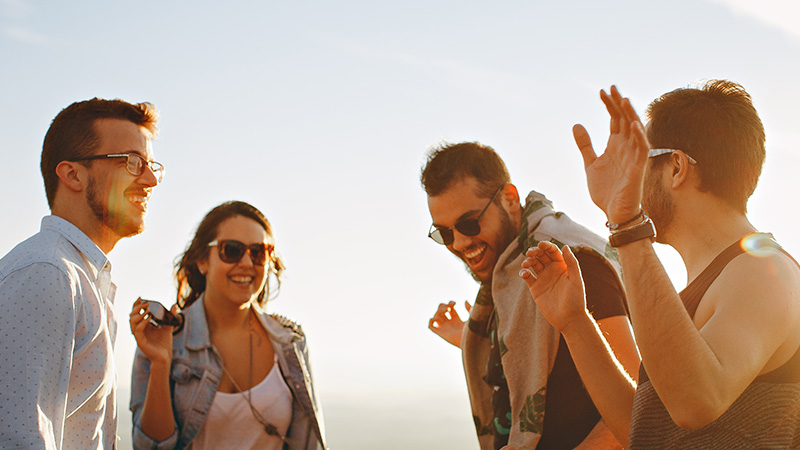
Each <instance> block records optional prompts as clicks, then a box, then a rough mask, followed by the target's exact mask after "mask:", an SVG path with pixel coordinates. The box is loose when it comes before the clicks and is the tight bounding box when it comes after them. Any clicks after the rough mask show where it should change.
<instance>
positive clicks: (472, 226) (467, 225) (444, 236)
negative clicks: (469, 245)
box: [428, 185, 505, 245]
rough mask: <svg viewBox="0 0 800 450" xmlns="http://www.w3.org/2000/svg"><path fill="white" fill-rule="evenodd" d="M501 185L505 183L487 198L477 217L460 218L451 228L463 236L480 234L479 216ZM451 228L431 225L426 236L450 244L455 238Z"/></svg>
mask: <svg viewBox="0 0 800 450" xmlns="http://www.w3.org/2000/svg"><path fill="white" fill-rule="evenodd" d="M503 187H505V185H503V186H500V187H499V188H497V190H496V191H495V193H494V195H492V198H491V199H489V203H487V204H486V206H485V207H484V208H483V211H481V213H480V214H478V217H475V218H472V219H464V220H461V221H459V222H458V223H456V224H455V226H454V227H453V228H455V229H456V230H458V232H459V233H461V234H463V235H464V236H477V235H478V234H480V232H481V225H480V223H478V222H480V220H481V217H483V214H484V213H485V212H486V210H488V209H489V205H491V204H492V202H493V201H494V198H495V197H497V194H499V193H500V191H501V190H502V189H503ZM453 228H447V227H438V226H436V225H431V229H430V231H428V237H429V238H431V239H433V240H434V241H436V243H438V244H442V245H450V244H452V243H453V240H455V236H454V235H453Z"/></svg>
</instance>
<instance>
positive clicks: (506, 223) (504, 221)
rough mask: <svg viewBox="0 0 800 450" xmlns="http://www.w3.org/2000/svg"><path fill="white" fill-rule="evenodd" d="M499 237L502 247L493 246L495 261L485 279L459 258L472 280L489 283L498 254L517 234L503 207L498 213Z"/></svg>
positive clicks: (498, 257)
mask: <svg viewBox="0 0 800 450" xmlns="http://www.w3.org/2000/svg"><path fill="white" fill-rule="evenodd" d="M499 235H500V239H498V241H497V242H498V243H499V244H501V245H500V247H502V248H499V247H498V248H495V249H494V250H495V251H496V252H497V253H496V254H495V261H494V263H493V264H492V272H491V273H490V274H489V278H488V279H487V280H481V279H480V277H478V274H477V273H475V272H473V271H472V268H471V267H469V264H467V262H466V261H464V260H463V259H461V258H459V259H461V262H463V263H464V268H465V269H466V270H467V273H469V274H470V276H471V277H472V279H473V280H475V281H477V282H478V283H480V284H484V283H491V282H492V278H491V277H492V273H494V267H495V266H496V265H497V261H498V260H499V259H500V255H501V254H502V253H503V251H505V249H506V247H508V245H509V244H511V241H513V240H514V238H515V237H516V236H517V230H516V229H515V228H514V225H513V224H512V223H511V217H510V216H509V215H508V211H506V210H505V209H501V214H500V232H499Z"/></svg>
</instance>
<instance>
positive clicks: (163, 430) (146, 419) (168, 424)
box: [139, 363, 175, 442]
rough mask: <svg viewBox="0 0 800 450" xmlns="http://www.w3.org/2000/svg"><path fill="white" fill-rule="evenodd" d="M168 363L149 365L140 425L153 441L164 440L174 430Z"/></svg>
mask: <svg viewBox="0 0 800 450" xmlns="http://www.w3.org/2000/svg"><path fill="white" fill-rule="evenodd" d="M169 370H170V365H169V363H161V364H156V363H152V364H151V365H150V376H149V380H148V384H147V393H146V394H145V400H144V405H143V406H142V415H141V417H140V419H139V420H140V425H141V427H142V431H143V432H144V434H146V435H147V436H148V437H149V438H150V439H153V440H154V441H159V442H160V441H164V440H166V439H167V438H169V437H170V436H171V435H172V433H174V432H175V419H174V417H173V414H172V396H171V394H170V391H169Z"/></svg>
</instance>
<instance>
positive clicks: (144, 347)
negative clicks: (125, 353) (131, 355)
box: [130, 297, 177, 366]
mask: <svg viewBox="0 0 800 450" xmlns="http://www.w3.org/2000/svg"><path fill="white" fill-rule="evenodd" d="M172 312H173V313H177V305H176V306H173V307H172ZM130 326H131V332H132V333H133V336H134V337H135V338H136V345H137V346H138V347H139V349H140V350H141V351H142V353H144V355H145V356H147V358H148V359H149V360H150V362H151V363H161V364H166V365H167V366H169V364H170V363H171V362H172V329H173V327H171V326H167V325H159V326H155V325H153V324H151V323H150V310H149V309H148V301H147V300H142V298H141V297H139V298H138V299H136V301H135V302H134V303H133V310H132V311H131V315H130Z"/></svg>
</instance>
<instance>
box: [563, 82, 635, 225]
mask: <svg viewBox="0 0 800 450" xmlns="http://www.w3.org/2000/svg"><path fill="white" fill-rule="evenodd" d="M610 91H611V93H610V94H607V93H606V92H605V91H601V92H600V98H601V99H602V100H603V103H605V105H606V109H607V110H608V113H609V115H610V116H611V120H610V135H609V137H608V143H607V144H606V150H605V152H603V154H602V155H600V156H597V155H596V153H595V151H594V148H593V147H592V141H591V139H590V138H589V133H587V132H586V129H585V128H583V126H581V125H575V126H574V127H573V129H572V132H573V135H574V137H575V143H576V144H577V145H578V148H579V149H580V151H581V155H582V156H583V163H584V169H585V170H586V181H587V184H588V186H589V193H590V194H591V196H592V201H594V203H595V204H596V205H597V206H599V207H600V208H601V209H602V210H603V211H604V212H605V213H606V217H608V220H609V222H611V223H622V222H625V221H627V220H629V219H631V218H632V217H634V216H635V215H636V214H638V213H639V209H640V204H641V199H642V184H643V180H644V170H645V164H646V163H647V152H648V150H649V148H650V145H649V143H648V142H647V136H646V134H645V130H644V126H643V125H642V122H641V121H640V120H639V116H638V115H637V114H636V111H634V109H633V107H632V106H631V103H630V101H629V100H628V99H627V98H623V97H622V96H621V95H620V93H619V91H618V90H617V88H616V86H611V89H610Z"/></svg>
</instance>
